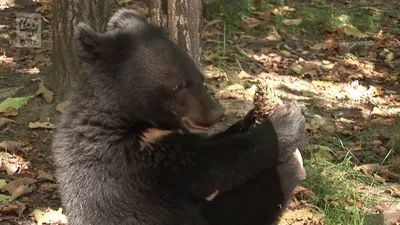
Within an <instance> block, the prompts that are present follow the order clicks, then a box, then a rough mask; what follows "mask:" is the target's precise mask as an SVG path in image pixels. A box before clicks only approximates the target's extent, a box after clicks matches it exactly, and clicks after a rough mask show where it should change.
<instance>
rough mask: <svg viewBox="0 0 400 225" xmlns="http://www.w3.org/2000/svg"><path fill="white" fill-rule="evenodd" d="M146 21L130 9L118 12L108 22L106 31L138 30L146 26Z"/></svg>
mask: <svg viewBox="0 0 400 225" xmlns="http://www.w3.org/2000/svg"><path fill="white" fill-rule="evenodd" d="M147 23H148V22H147V20H146V18H145V17H144V16H142V15H141V14H140V13H139V12H137V11H135V10H132V9H121V10H118V11H117V12H116V13H115V14H114V15H113V16H112V17H111V18H110V20H109V21H108V23H107V31H112V30H115V29H118V28H123V27H131V28H135V29H138V30H140V29H141V28H144V27H145V26H147V25H148V24H147Z"/></svg>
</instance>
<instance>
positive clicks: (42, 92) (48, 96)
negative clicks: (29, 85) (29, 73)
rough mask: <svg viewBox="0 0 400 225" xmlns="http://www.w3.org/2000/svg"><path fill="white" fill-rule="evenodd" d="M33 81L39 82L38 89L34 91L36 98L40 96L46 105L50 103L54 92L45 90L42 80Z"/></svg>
mask: <svg viewBox="0 0 400 225" xmlns="http://www.w3.org/2000/svg"><path fill="white" fill-rule="evenodd" d="M32 80H33V81H40V82H39V89H38V90H37V91H36V96H38V95H42V96H43V98H44V99H45V100H46V102H47V103H49V104H50V103H51V102H52V101H53V96H54V92H52V91H50V90H49V89H47V88H46V87H45V86H44V84H43V80H42V79H40V78H36V79H32Z"/></svg>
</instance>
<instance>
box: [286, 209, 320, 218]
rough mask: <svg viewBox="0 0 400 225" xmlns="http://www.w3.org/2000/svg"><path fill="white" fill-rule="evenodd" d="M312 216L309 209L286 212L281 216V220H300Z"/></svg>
mask: <svg viewBox="0 0 400 225" xmlns="http://www.w3.org/2000/svg"><path fill="white" fill-rule="evenodd" d="M312 216H313V212H312V211H311V210H309V209H297V210H288V211H286V212H285V213H284V214H283V215H282V220H301V219H306V218H308V217H312Z"/></svg>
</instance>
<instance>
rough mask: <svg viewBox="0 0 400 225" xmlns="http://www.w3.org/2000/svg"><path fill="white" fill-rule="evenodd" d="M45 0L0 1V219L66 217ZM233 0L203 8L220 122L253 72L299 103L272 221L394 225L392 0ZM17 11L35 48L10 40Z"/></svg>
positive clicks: (398, 170) (131, 4) (399, 88)
mask: <svg viewBox="0 0 400 225" xmlns="http://www.w3.org/2000/svg"><path fill="white" fill-rule="evenodd" d="M225 1H227V0H225ZM46 2H47V4H42V5H40V4H39V5H36V6H32V7H2V6H0V31H1V32H0V113H1V114H0V224H38V223H39V224H42V222H44V223H50V221H51V220H60V223H58V224H63V223H62V222H65V217H64V216H63V214H62V210H59V208H61V206H60V201H59V198H58V195H57V183H56V180H55V178H54V175H53V172H54V171H53V168H52V166H51V163H50V160H49V155H50V144H51V136H52V134H53V132H54V130H56V129H57V128H56V124H57V118H58V117H59V115H61V114H62V112H63V110H64V109H65V107H67V106H68V101H66V99H64V100H63V101H61V102H56V101H54V100H53V99H55V98H53V97H54V96H56V95H57V91H56V90H51V88H49V87H51V85H50V84H48V83H46V82H47V80H48V79H47V77H48V76H49V74H50V72H51V60H50V56H51V47H52V43H51V33H52V32H51V20H52V19H51V17H52V15H51V7H50V5H49V4H50V2H51V1H46ZM238 2H242V4H222V3H218V2H215V3H211V4H210V5H208V8H207V13H206V20H205V23H204V34H203V35H204V46H203V49H204V63H203V65H204V68H203V70H204V74H205V75H206V77H207V82H206V84H207V86H208V88H209V89H210V91H211V92H213V93H214V94H215V96H216V98H217V99H218V100H219V102H220V103H221V104H223V105H224V107H225V108H226V110H227V114H228V117H227V119H226V120H225V121H223V122H222V123H221V124H220V126H219V128H220V129H223V128H224V127H226V126H227V125H229V124H231V123H233V122H234V121H236V120H238V119H239V118H241V117H242V116H243V115H244V114H245V113H246V112H247V111H248V110H250V109H251V108H252V107H253V103H252V101H253V95H254V91H255V86H254V82H255V81H256V80H258V79H261V80H264V81H266V82H267V83H268V84H269V85H271V86H273V87H274V89H275V90H276V92H277V93H278V94H279V95H280V97H281V98H282V99H283V100H284V101H297V102H298V103H299V104H301V105H302V106H303V107H304V112H305V115H306V117H307V131H308V148H307V149H304V151H303V152H302V153H303V156H304V158H305V162H304V164H305V167H306V169H307V173H308V177H307V179H306V180H305V181H304V182H303V183H302V184H301V186H300V187H299V188H298V189H296V191H295V193H294V196H293V199H292V202H291V204H290V207H289V209H288V210H287V212H286V213H285V214H284V216H283V217H282V219H281V223H280V224H296V225H302V224H329V225H331V224H332V225H333V224H353V225H361V224H371V225H379V224H400V84H399V83H400V40H399V39H400V13H399V12H400V2H399V1H397V0H390V1H385V2H383V1H377V0H373V1H368V2H365V1H361V0H360V1H344V0H343V1H328V0H326V1H324V0H322V1H311V2H312V3H310V2H309V1H307V3H306V2H303V1H289V2H290V4H287V5H285V6H281V5H279V4H278V3H277V4H274V3H273V2H274V1H268V2H269V3H270V4H267V3H264V1H262V2H263V3H262V4H261V5H260V6H257V7H255V6H252V5H247V4H245V3H243V1H239V0H238ZM265 2H267V1H265ZM119 3H120V6H124V7H128V8H134V9H137V10H139V11H140V12H143V13H144V14H145V13H146V12H147V9H146V6H145V5H144V4H142V3H141V1H120V2H119ZM17 12H39V13H41V14H42V20H41V21H42V47H41V48H37V49H34V48H16V47H14V46H13V45H12V44H11V43H12V41H13V32H14V31H13V27H15V13H17ZM238 12H239V13H238ZM54 224H56V223H54Z"/></svg>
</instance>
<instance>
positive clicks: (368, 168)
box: [354, 163, 379, 175]
mask: <svg viewBox="0 0 400 225" xmlns="http://www.w3.org/2000/svg"><path fill="white" fill-rule="evenodd" d="M354 169H355V170H357V171H361V172H362V173H364V174H366V175H371V174H373V173H375V172H376V171H377V170H378V169H379V164H378V163H371V164H364V165H361V166H356V167H354Z"/></svg>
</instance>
